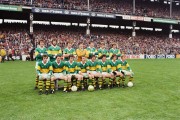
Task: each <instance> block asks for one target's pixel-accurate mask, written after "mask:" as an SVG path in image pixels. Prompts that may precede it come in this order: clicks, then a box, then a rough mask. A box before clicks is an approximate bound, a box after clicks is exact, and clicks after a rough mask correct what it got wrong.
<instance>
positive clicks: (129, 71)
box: [121, 55, 134, 87]
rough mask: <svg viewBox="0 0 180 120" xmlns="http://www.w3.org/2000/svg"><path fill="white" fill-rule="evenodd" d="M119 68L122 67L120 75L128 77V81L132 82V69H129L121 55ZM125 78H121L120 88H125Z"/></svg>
mask: <svg viewBox="0 0 180 120" xmlns="http://www.w3.org/2000/svg"><path fill="white" fill-rule="evenodd" d="M121 66H122V73H123V74H124V75H125V76H129V81H132V80H133V76H134V73H133V72H132V69H131V68H130V66H129V64H128V62H127V61H126V56H125V55H121ZM124 82H125V78H124V77H123V79H122V85H123V86H122V87H125V84H124Z"/></svg>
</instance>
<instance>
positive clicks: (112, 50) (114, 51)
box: [109, 48, 121, 57]
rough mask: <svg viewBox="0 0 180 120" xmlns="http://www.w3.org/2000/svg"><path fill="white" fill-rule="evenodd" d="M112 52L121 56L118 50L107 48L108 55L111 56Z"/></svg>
mask: <svg viewBox="0 0 180 120" xmlns="http://www.w3.org/2000/svg"><path fill="white" fill-rule="evenodd" d="M113 54H116V55H117V56H118V57H119V56H121V53H120V50H118V49H113V48H111V49H110V50H109V57H111V56H112V55H113Z"/></svg>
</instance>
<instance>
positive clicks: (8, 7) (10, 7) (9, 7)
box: [0, 5, 22, 11]
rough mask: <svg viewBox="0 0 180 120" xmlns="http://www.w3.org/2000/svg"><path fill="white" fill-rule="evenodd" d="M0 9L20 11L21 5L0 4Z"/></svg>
mask: <svg viewBox="0 0 180 120" xmlns="http://www.w3.org/2000/svg"><path fill="white" fill-rule="evenodd" d="M0 10H6V11H22V6H15V5H0Z"/></svg>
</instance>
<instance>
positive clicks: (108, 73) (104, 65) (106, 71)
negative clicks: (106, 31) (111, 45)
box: [99, 55, 113, 89]
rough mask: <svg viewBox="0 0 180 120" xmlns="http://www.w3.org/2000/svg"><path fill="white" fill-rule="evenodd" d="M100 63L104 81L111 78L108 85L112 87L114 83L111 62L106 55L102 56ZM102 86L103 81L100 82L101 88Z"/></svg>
mask: <svg viewBox="0 0 180 120" xmlns="http://www.w3.org/2000/svg"><path fill="white" fill-rule="evenodd" d="M99 64H100V66H101V72H102V77H103V81H104V80H105V79H106V78H109V84H108V87H109V88H110V87H111V85H112V79H113V74H112V70H111V66H110V64H109V62H108V61H107V60H106V55H102V56H101V60H100V61H99ZM104 82H105V81H104ZM101 87H102V82H99V88H100V89H101Z"/></svg>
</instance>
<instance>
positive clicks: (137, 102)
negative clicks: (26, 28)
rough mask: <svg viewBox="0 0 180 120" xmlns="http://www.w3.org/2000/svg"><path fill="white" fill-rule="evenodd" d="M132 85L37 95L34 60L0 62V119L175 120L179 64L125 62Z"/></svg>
mask: <svg viewBox="0 0 180 120" xmlns="http://www.w3.org/2000/svg"><path fill="white" fill-rule="evenodd" d="M129 63H130V65H131V68H132V69H133V71H134V72H135V81H134V83H135V86H134V87H132V88H114V89H111V90H107V89H106V90H102V91H101V90H98V91H94V92H88V91H85V92H76V93H74V92H73V93H72V92H71V93H63V92H58V93H56V94H53V95H44V94H43V95H41V96H40V95H38V91H35V90H33V87H34V82H35V80H34V79H35V70H34V65H35V63H34V62H21V61H15V62H5V63H3V64H0V120H30V119H32V120H49V119H50V120H86V119H89V120H102V119H104V120H120V119H121V120H124V119H125V120H126V119H127V120H148V119H153V120H180V87H179V85H180V75H179V73H180V60H179V59H164V60H129Z"/></svg>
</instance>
